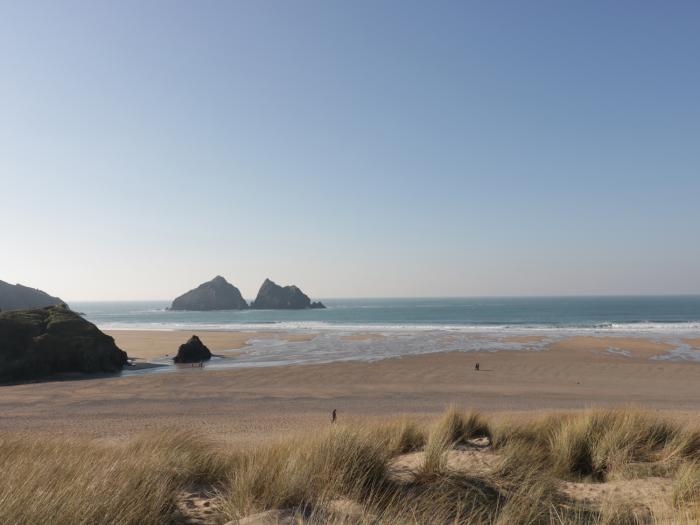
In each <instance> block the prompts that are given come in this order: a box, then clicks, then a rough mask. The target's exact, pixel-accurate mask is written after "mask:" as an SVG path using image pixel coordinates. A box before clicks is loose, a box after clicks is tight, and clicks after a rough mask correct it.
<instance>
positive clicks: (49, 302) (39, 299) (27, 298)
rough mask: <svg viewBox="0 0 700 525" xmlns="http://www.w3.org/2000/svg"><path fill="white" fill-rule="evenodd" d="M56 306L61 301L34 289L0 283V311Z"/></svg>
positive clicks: (61, 302)
mask: <svg viewBox="0 0 700 525" xmlns="http://www.w3.org/2000/svg"><path fill="white" fill-rule="evenodd" d="M58 304H63V301H61V299H59V298H58V297H53V296H51V295H49V294H47V293H46V292H42V291H41V290H37V289H36V288H29V287H28V286H23V285H21V284H14V285H13V284H10V283H6V282H5V281H0V310H27V309H30V308H44V307H46V306H55V305H58Z"/></svg>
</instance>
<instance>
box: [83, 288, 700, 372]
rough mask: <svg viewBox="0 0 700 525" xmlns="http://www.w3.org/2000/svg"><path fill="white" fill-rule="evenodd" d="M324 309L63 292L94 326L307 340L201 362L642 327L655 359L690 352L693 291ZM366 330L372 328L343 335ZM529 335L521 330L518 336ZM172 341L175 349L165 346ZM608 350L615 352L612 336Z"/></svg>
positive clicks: (698, 299)
mask: <svg viewBox="0 0 700 525" xmlns="http://www.w3.org/2000/svg"><path fill="white" fill-rule="evenodd" d="M323 302H324V304H326V306H327V308H326V309H324V310H295V311H289V310H242V311H235V310H234V311H217V312H182V311H170V310H167V307H168V302H166V301H143V302H84V303H83V302H73V303H70V305H71V307H72V308H73V309H74V310H76V311H79V312H82V313H83V314H84V315H85V317H86V318H87V319H88V320H90V321H92V322H93V323H95V324H97V326H98V327H100V328H101V329H104V330H118V329H134V330H136V329H138V330H186V331H189V332H192V333H198V334H199V335H200V336H201V337H202V338H203V340H204V342H205V344H206V336H205V335H204V336H202V332H205V331H208V330H239V331H254V332H265V333H275V332H284V333H289V332H293V333H309V334H314V335H315V337H314V338H313V339H312V340H311V341H303V342H290V341H285V340H283V339H280V338H277V337H273V336H260V337H256V338H253V339H251V340H250V341H249V342H248V344H247V345H246V346H245V347H244V348H243V349H242V350H236V352H237V353H240V352H242V354H241V355H237V357H236V358H235V359H221V360H216V359H214V360H212V362H211V363H210V364H209V365H208V366H209V367H214V368H216V367H229V366H237V367H245V366H270V365H277V364H297V363H310V362H315V363H322V362H333V361H345V360H376V359H383V358H387V357H398V356H404V355H415V354H421V353H430V352H440V351H472V350H481V351H496V350H540V349H543V348H545V347H546V346H547V345H549V344H551V343H552V342H555V341H556V340H559V339H562V338H564V337H570V336H573V335H593V336H606V337H607V336H611V337H639V336H641V337H645V338H650V339H653V340H656V341H660V342H667V343H670V344H672V345H673V346H674V350H672V351H671V352H670V353H669V354H668V355H667V356H664V357H663V358H664V359H676V360H693V361H695V360H698V361H700V352H698V351H696V350H693V349H692V348H691V347H690V346H689V345H688V344H687V343H686V342H685V340H686V339H691V338H697V337H700V296H648V297H639V296H635V297H512V298H494V297H490V298H434V299H425V298H415V299H323ZM365 333H367V334H373V335H374V337H371V338H364V339H360V340H358V338H355V337H352V338H348V335H357V334H365ZM529 335H537V336H540V337H538V338H530V339H529V340H527V339H523V338H522V336H529ZM174 350H175V349H174ZM610 353H617V354H618V355H620V356H623V357H624V355H625V354H624V352H622V351H619V350H618V349H616V348H615V347H614V346H613V347H611V348H610Z"/></svg>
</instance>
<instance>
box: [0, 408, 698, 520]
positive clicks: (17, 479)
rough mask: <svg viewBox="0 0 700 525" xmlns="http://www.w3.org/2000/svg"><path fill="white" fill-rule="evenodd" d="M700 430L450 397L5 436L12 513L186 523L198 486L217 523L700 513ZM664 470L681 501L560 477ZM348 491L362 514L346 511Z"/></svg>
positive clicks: (4, 510) (0, 508)
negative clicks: (447, 403) (409, 405)
mask: <svg viewBox="0 0 700 525" xmlns="http://www.w3.org/2000/svg"><path fill="white" fill-rule="evenodd" d="M699 436H700V433H698V431H697V429H693V428H687V427H684V426H683V425H680V424H678V423H675V422H673V421H671V420H669V419H666V418H665V417H662V416H659V415H658V414H654V413H649V412H644V411H640V410H637V409H631V408H630V409H618V410H588V411H584V412H577V413H570V414H550V415H545V416H543V417H541V418H537V419H534V420H531V421H526V422H523V421H519V422H513V421H507V420H503V419H490V418H487V417H485V416H484V415H482V414H480V413H478V412H462V411H460V410H458V409H456V408H450V409H449V410H447V411H446V412H445V413H444V414H443V415H442V416H441V417H440V418H438V419H437V420H436V421H435V422H434V423H432V424H429V425H421V424H419V423H416V422H415V421H411V420H410V419H400V420H394V421H390V422H387V423H384V424H371V425H370V424H368V425H364V426H362V425H359V426H343V425H333V426H329V427H328V428H326V429H323V430H320V431H317V432H315V433H314V434H313V435H312V436H309V437H307V438H304V437H298V436H297V437H295V438H290V439H287V440H280V441H278V442H275V443H267V444H263V445H259V446H256V447H252V448H244V449H239V448H235V447H232V446H228V445H223V444H220V443H214V442H210V441H208V440H207V439H204V438H203V437H202V436H200V435H197V434H195V433H191V432H172V431H161V432H151V433H147V434H143V435H141V436H137V437H136V438H134V439H132V440H130V441H129V442H127V443H121V444H111V445H106V444H100V443H97V442H94V441H89V440H79V439H69V438H52V439H51V438H45V437H33V438H32V437H28V436H27V435H22V436H14V435H8V434H5V435H0V465H2V473H1V475H0V523H3V524H5V523H6V524H19V525H21V524H36V523H71V524H72V523H78V524H102V523H106V524H125V525H126V524H161V523H163V524H168V523H182V522H186V520H187V516H184V515H183V514H182V513H183V510H182V508H181V506H179V505H178V498H179V497H181V494H182V493H183V491H185V490H192V489H193V488H195V489H196V488H198V487H199V488H201V487H206V489H207V491H208V492H209V493H212V494H216V495H217V497H216V501H215V503H214V506H215V508H216V513H215V514H214V517H213V518H212V520H213V521H212V523H224V522H227V521H229V520H233V521H234V522H235V521H237V520H238V519H240V518H242V517H244V516H246V515H249V514H253V513H257V512H262V511H268V510H271V509H281V510H283V511H284V512H286V513H287V515H290V516H291V515H295V516H296V517H297V518H298V521H299V523H305V524H310V523H319V524H321V523H345V524H354V523H356V524H370V523H372V524H377V523H382V524H383V523H386V524H397V525H398V524H406V523H409V524H410V523H416V524H418V523H420V524H422V523H425V524H429V523H438V524H472V523H473V524H484V525H486V524H488V525H506V524H515V525H517V524H575V523H586V524H600V525H602V524H618V523H619V524H627V523H630V524H632V523H695V522H698V519H700V514H699V513H698V508H699V505H700V467H698V465H699V464H700V463H699V461H700V438H699ZM475 439H479V442H478V447H477V446H476V445H475V443H476V442H475V441H474V440H475ZM483 447H486V450H484V449H483ZM454 449H465V450H471V451H472V452H470V453H483V454H490V455H491V456H492V457H494V458H495V460H496V461H495V464H494V466H493V468H491V469H490V470H487V471H484V470H481V471H475V472H470V471H468V469H467V470H466V471H465V469H464V468H461V469H460V468H453V466H451V464H450V462H449V461H448V453H449V451H451V450H454ZM404 454H410V455H411V457H419V461H418V462H417V463H416V464H415V467H414V469H413V471H412V473H413V475H412V476H411V477H409V478H406V477H405V476H404V477H403V478H401V477H397V476H396V475H395V473H394V471H393V470H392V469H393V468H394V467H393V465H394V462H395V461H396V460H397V458H398V457H399V456H403V455H404ZM651 476H661V477H664V478H668V479H671V480H672V482H671V481H669V483H672V493H671V494H669V495H668V500H669V505H668V508H665V509H661V508H655V507H654V506H653V505H651V506H647V504H642V503H641V502H634V501H631V502H630V501H625V500H622V499H619V498H607V499H605V500H603V501H600V502H598V504H596V505H583V504H581V503H577V502H576V501H571V500H569V499H567V497H566V496H565V495H564V494H563V493H562V491H561V490H560V489H559V487H560V486H561V484H562V483H563V480H569V481H572V482H576V483H591V484H597V483H601V482H606V481H610V480H614V481H615V482H616V483H617V482H622V483H624V482H625V480H629V479H636V478H639V477H651ZM338 502H346V503H343V504H345V505H349V504H351V505H352V508H353V509H354V510H353V512H339V511H338ZM347 502H349V503H347ZM358 509H360V510H358Z"/></svg>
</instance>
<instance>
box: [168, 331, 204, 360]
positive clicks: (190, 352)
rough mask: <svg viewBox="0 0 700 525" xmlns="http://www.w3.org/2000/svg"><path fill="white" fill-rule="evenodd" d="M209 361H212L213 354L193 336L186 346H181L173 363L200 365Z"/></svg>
mask: <svg viewBox="0 0 700 525" xmlns="http://www.w3.org/2000/svg"><path fill="white" fill-rule="evenodd" d="M209 359H211V352H210V351H209V349H208V348H207V347H206V346H204V343H202V341H200V339H199V337H197V336H196V335H193V336H192V337H190V338H189V340H188V341H187V342H186V343H185V344H184V345H180V348H178V350H177V355H176V356H175V357H174V358H173V361H175V362H176V363H199V362H200V361H208V360H209Z"/></svg>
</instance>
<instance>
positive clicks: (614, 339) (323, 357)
mask: <svg viewBox="0 0 700 525" xmlns="http://www.w3.org/2000/svg"><path fill="white" fill-rule="evenodd" d="M105 333H107V334H108V335H110V336H112V337H113V338H114V339H115V342H116V343H117V346H119V347H120V348H121V349H122V350H124V351H126V352H127V354H128V355H129V357H130V358H132V359H136V360H138V361H140V362H142V363H154V364H158V365H166V366H167V365H168V363H169V361H170V359H171V356H173V355H175V353H176V352H177V349H178V347H179V345H180V344H182V343H184V342H185V341H186V340H187V339H188V338H189V337H190V336H191V335H192V334H195V333H197V334H199V335H200V338H201V339H202V341H203V342H204V344H205V345H206V346H207V347H209V349H210V350H211V351H212V353H213V354H216V356H215V357H217V358H219V360H217V361H212V362H211V363H210V366H216V367H218V368H225V367H234V368H235V367H237V366H240V367H258V366H266V367H271V366H282V365H285V364H321V363H324V364H325V363H334V362H339V363H340V362H348V361H364V362H378V361H382V360H385V359H391V358H395V357H402V356H411V355H426V354H436V353H443V352H455V351H459V352H464V353H474V352H494V353H495V352H500V351H505V352H523V351H524V352H540V351H545V350H550V349H564V350H566V349H569V350H571V349H574V350H586V349H588V350H589V351H591V352H593V353H603V354H608V355H614V356H617V357H621V358H644V359H650V360H655V361H671V362H684V363H693V362H695V363H700V338H695V337H684V336H683V335H677V336H671V337H659V336H653V337H651V336H643V335H640V334H635V335H628V334H624V335H622V334H609V333H605V334H596V335H569V334H555V335H542V334H520V335H513V334H512V333H502V334H495V335H494V334H489V333H474V334H460V335H456V334H452V333H442V332H436V333H431V332H404V333H397V334H389V333H385V332H380V331H365V332H362V331H358V332H356V333H347V332H344V331H337V332H336V331H316V332H314V331H303V332H302V331H284V330H267V331H257V332H256V331H248V330H241V331H233V330H187V329H184V330H167V331H165V330H164V331H151V330H106V331H105Z"/></svg>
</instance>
